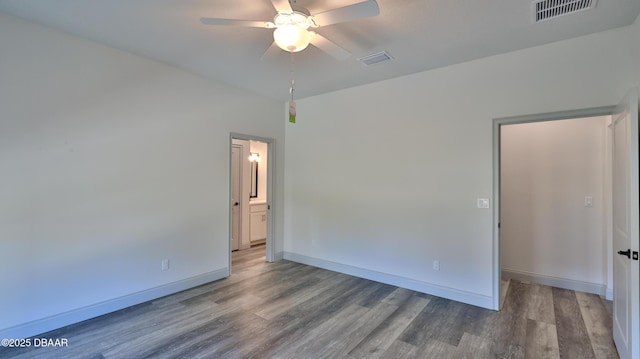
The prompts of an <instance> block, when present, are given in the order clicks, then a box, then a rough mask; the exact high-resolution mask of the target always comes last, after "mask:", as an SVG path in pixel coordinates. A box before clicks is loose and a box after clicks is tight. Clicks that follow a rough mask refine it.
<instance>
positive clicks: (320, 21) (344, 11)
mask: <svg viewBox="0 0 640 359" xmlns="http://www.w3.org/2000/svg"><path fill="white" fill-rule="evenodd" d="M378 14H380V8H379V7H378V3H377V2H376V0H367V1H363V2H360V3H357V4H353V5H348V6H344V7H340V8H337V9H333V10H328V11H325V12H321V13H319V14H315V15H313V16H312V17H313V20H314V21H315V23H316V24H317V25H318V26H327V25H333V24H338V23H341V22H347V21H352V20H358V19H364V18H367V17H372V16H377V15H378Z"/></svg>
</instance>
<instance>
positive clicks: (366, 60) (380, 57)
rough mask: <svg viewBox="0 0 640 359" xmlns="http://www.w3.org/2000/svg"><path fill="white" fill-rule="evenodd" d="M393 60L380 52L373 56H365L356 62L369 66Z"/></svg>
mask: <svg viewBox="0 0 640 359" xmlns="http://www.w3.org/2000/svg"><path fill="white" fill-rule="evenodd" d="M391 59H393V57H391V55H389V54H388V53H387V52H386V51H381V52H378V53H375V54H371V55H367V56H364V57H361V58H359V59H358V61H360V62H362V63H363V64H365V65H367V66H369V65H373V64H377V63H379V62H383V61H388V60H391Z"/></svg>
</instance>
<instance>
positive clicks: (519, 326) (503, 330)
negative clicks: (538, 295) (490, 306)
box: [485, 280, 530, 358]
mask: <svg viewBox="0 0 640 359" xmlns="http://www.w3.org/2000/svg"><path fill="white" fill-rule="evenodd" d="M529 288H530V285H529V284H527V283H522V282H520V281H516V280H511V283H510V284H509V290H508V292H507V296H506V300H505V304H504V305H503V307H502V310H501V311H500V312H499V313H497V315H496V316H494V317H490V322H489V323H488V325H487V333H486V334H485V335H486V338H487V339H490V340H492V341H493V346H492V348H491V355H493V356H496V357H499V358H524V347H525V342H526V334H527V308H528V300H529Z"/></svg>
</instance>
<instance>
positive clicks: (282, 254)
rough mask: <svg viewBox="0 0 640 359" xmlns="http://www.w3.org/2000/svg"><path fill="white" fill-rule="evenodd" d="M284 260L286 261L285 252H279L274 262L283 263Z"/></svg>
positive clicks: (274, 257)
mask: <svg viewBox="0 0 640 359" xmlns="http://www.w3.org/2000/svg"><path fill="white" fill-rule="evenodd" d="M283 259H284V252H278V253H276V254H275V255H274V256H273V261H274V262H277V261H281V260H283Z"/></svg>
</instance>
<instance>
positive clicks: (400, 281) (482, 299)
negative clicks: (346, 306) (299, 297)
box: [284, 252, 493, 309]
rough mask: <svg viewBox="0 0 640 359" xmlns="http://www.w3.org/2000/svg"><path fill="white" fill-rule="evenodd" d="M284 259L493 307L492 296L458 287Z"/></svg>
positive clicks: (293, 257) (313, 260)
mask: <svg viewBox="0 0 640 359" xmlns="http://www.w3.org/2000/svg"><path fill="white" fill-rule="evenodd" d="M284 259H287V260H290V261H293V262H298V263H302V264H306V265H310V266H313V267H318V268H323V269H327V270H330V271H334V272H339V273H344V274H348V275H352V276H354V277H359V278H364V279H369V280H373V281H376V282H380V283H385V284H390V285H394V286H397V287H402V288H406V289H411V290H415V291H417V292H422V293H426V294H430V295H434V296H436V297H441V298H446V299H451V300H455V301H457V302H462V303H467V304H471V305H475V306H478V307H482V308H487V309H493V298H492V297H489V296H484V295H480V294H476V293H471V292H465V291H462V290H458V289H453V288H447V287H443V286H439V285H435V284H430V283H427V282H422V281H418V280H415V279H409V278H405V277H400V276H396V275H393V274H388V273H382V272H377V271H373V270H369V269H364V268H359V267H354V266H350V265H346V264H341V263H336V262H331V261H327V260H324V259H318V258H313V257H308V256H305V255H302V254H297V253H290V252H284Z"/></svg>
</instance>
